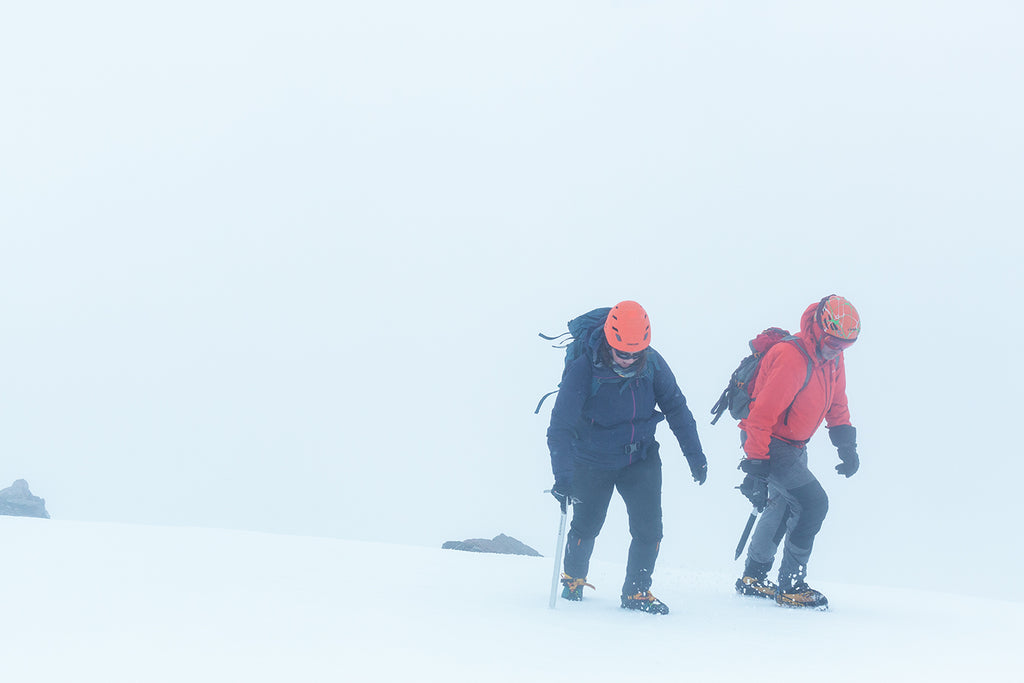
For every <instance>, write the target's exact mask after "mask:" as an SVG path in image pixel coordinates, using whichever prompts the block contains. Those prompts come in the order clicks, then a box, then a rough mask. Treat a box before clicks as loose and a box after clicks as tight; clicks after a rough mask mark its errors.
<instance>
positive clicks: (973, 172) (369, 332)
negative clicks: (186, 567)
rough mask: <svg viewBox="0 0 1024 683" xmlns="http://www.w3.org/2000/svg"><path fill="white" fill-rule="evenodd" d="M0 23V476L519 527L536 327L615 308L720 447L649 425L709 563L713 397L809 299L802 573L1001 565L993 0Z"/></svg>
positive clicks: (1011, 514)
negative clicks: (847, 459)
mask: <svg viewBox="0 0 1024 683" xmlns="http://www.w3.org/2000/svg"><path fill="white" fill-rule="evenodd" d="M4 15H5V17H4V21H3V22H0V92H3V93H4V102H5V104H4V106H3V107H0V240H2V242H0V301H2V309H0V310H2V311H3V316H2V320H0V325H2V335H0V352H2V357H3V361H2V363H0V487H2V486H6V485H8V484H9V482H10V481H13V480H14V479H16V478H25V479H27V480H28V481H29V483H30V485H31V486H32V489H33V492H34V493H36V494H37V495H40V496H43V497H44V498H46V500H47V506H48V508H49V510H50V512H51V514H52V515H53V516H54V517H59V518H62V519H74V520H90V521H127V522H142V523H153V524H171V525H203V526H221V527H231V528H246V529H258V530H264V531H275V532H285V533H297V534H321V535H330V536H340V537H346V538H356V539H368V540H378V539H379V540H389V541H395V542H403V543H413V544H422V545H435V544H440V543H441V542H443V541H445V540H451V539H456V538H459V539H461V538H467V537H474V536H476V537H479V536H487V537H490V536H493V535H495V534H497V533H499V532H504V533H508V534H511V535H513V536H516V537H517V538H519V539H520V540H523V541H524V542H526V543H528V544H531V545H534V546H535V547H538V549H540V550H541V551H542V552H545V553H547V552H549V549H548V547H547V546H548V545H550V544H551V543H553V539H554V534H555V532H556V530H557V512H556V507H555V503H554V502H553V501H552V500H551V499H550V498H549V497H545V496H544V495H543V494H542V493H541V491H542V490H543V489H544V488H546V487H548V486H550V483H551V481H550V466H549V463H548V456H547V452H546V445H545V441H544V431H545V429H546V427H547V419H548V413H549V411H550V403H548V404H547V405H546V406H545V408H544V410H542V412H541V415H534V414H533V408H534V406H535V404H536V401H537V399H539V397H540V396H541V395H542V394H543V393H545V392H547V391H549V390H551V389H553V388H554V385H555V384H556V383H557V381H558V377H559V375H560V372H561V364H562V355H561V352H559V351H555V350H553V349H550V348H549V347H548V346H547V345H546V344H545V343H544V342H543V341H542V340H540V339H539V338H538V337H537V336H536V333H537V332H539V331H544V332H547V333H557V332H560V331H562V330H563V329H564V325H565V322H566V321H567V320H569V319H570V318H572V317H574V316H575V315H577V314H578V313H580V312H583V311H586V310H589V309H590V308H593V307H596V306H607V305H612V304H614V303H616V302H617V301H620V300H622V299H635V300H637V301H639V302H641V303H642V304H643V305H644V306H645V307H646V308H647V310H648V312H649V314H650V315H651V318H652V325H653V344H654V346H655V347H656V348H658V349H659V350H660V351H661V352H662V354H663V355H664V356H665V357H666V358H667V360H668V362H669V363H670V365H671V366H672V368H673V370H674V371H675V373H676V375H677V378H678V379H679V381H680V384H681V386H682V388H683V391H684V393H685V394H686V396H687V397H688V399H689V401H690V403H691V406H692V408H693V411H694V413H695V414H696V416H697V419H698V425H699V429H700V434H701V438H702V440H703V442H704V446H705V450H706V452H707V454H708V458H709V461H710V474H709V480H708V483H707V485H705V486H704V487H701V488H699V489H698V488H697V487H695V486H694V485H693V484H692V483H691V482H690V480H689V476H688V472H687V469H686V467H685V463H684V462H683V461H682V458H681V456H680V454H679V451H678V446H677V445H676V444H675V441H674V439H673V438H672V436H671V433H670V432H669V431H668V430H667V428H663V429H664V431H660V432H659V435H660V440H661V441H662V443H663V444H664V447H663V450H662V453H663V457H664V459H665V461H666V464H665V472H666V476H665V478H666V482H665V514H666V539H665V542H664V544H663V551H662V557H663V560H662V561H663V562H671V561H673V558H681V557H685V558H687V559H688V561H691V562H692V561H693V558H694V557H701V556H706V557H708V558H709V559H708V562H709V563H717V562H719V561H721V560H726V561H731V553H732V548H733V547H734V544H735V537H736V536H737V535H738V533H739V531H740V528H741V527H742V523H743V520H744V518H745V516H746V513H747V506H746V504H745V503H744V501H743V500H742V498H741V497H740V496H739V494H738V493H737V492H735V491H734V490H733V488H732V487H734V486H736V485H737V484H738V483H739V479H740V477H739V473H737V472H736V470H735V466H736V463H737V462H738V460H739V458H740V455H741V453H740V450H739V447H738V436H737V435H738V430H737V429H736V427H735V424H734V423H733V422H731V421H729V420H727V419H724V418H723V421H722V422H720V423H719V424H718V425H716V426H715V427H713V428H712V427H711V426H710V425H708V419H707V418H709V415H708V410H709V409H710V406H711V404H712V403H713V402H714V401H715V399H716V398H717V397H718V394H719V393H720V391H721V390H722V388H723V386H724V385H725V382H726V380H727V379H728V376H729V374H730V373H731V371H732V370H733V368H734V366H735V365H736V363H737V362H738V361H739V359H740V358H741V357H742V356H743V355H744V354H745V353H746V342H747V340H748V339H749V338H751V337H752V336H753V335H754V334H756V333H757V332H759V331H760V330H761V329H763V328H765V327H768V326H772V325H779V326H784V327H789V328H795V327H797V326H798V324H799V316H800V314H801V312H802V311H803V309H804V307H805V306H806V305H807V304H809V303H811V302H812V301H816V300H818V299H819V298H821V297H822V296H824V295H826V294H830V293H833V292H834V293H838V294H842V295H844V296H846V297H847V298H849V299H850V300H851V301H852V302H853V303H854V304H855V305H856V306H857V307H858V309H859V310H860V312H861V314H862V318H863V325H864V327H863V329H864V332H863V336H862V338H861V341H860V342H859V343H858V344H857V345H856V346H855V347H854V348H853V349H852V350H851V351H849V352H848V353H847V368H848V376H849V395H850V401H851V413H852V418H853V422H854V424H855V425H856V426H857V427H858V430H859V432H858V435H859V442H860V453H861V458H862V463H863V466H862V469H861V472H860V473H858V475H857V476H856V477H854V478H852V479H850V480H846V479H841V478H839V477H837V476H836V475H835V474H834V472H833V471H832V467H833V465H834V464H835V462H837V460H836V456H835V452H834V449H832V448H831V446H830V445H829V444H828V440H827V438H826V436H825V434H824V432H822V433H821V434H819V436H818V437H817V438H816V439H815V440H814V441H812V444H811V466H812V470H814V471H815V472H816V473H817V474H818V475H819V477H820V478H821V479H822V480H823V482H824V484H825V487H826V490H827V491H828V492H829V495H830V497H831V501H832V507H831V510H830V516H829V519H828V520H827V521H826V525H825V527H824V529H823V531H822V533H821V535H820V536H819V541H818V548H817V552H816V555H815V562H816V563H817V565H816V567H819V566H820V569H818V571H821V572H828V573H829V575H830V576H831V577H833V578H836V579H842V580H853V579H856V578H858V577H863V578H864V580H866V581H867V580H870V579H872V575H871V574H872V572H875V571H878V569H879V568H880V567H883V566H884V567H885V570H883V571H885V572H891V573H892V574H894V575H895V576H894V578H896V579H900V580H905V581H908V582H912V581H915V580H918V578H917V577H920V576H921V575H922V574H924V575H925V576H926V578H924V579H922V580H924V581H926V582H933V583H934V582H941V581H952V582H954V583H956V584H958V585H963V584H965V583H971V582H973V581H975V580H977V579H978V578H979V577H987V578H994V577H997V576H1000V575H1001V573H1002V572H1003V571H1004V570H1005V567H1007V566H1010V567H1012V566H1016V565H1018V564H1019V561H1020V560H1021V559H1022V558H1021V550H1020V547H1019V544H1017V543H1011V542H1010V539H1011V538H1014V539H1015V538H1016V534H1017V531H1016V529H1017V524H1016V519H1017V518H1016V514H1017V513H1016V511H1015V503H1016V502H1017V491H1016V488H1015V487H1014V486H1013V485H1012V482H1013V481H1016V480H1019V476H1018V470H1019V467H1018V462H1019V455H1018V453H1017V451H1019V450H1020V449H1019V447H1018V446H1017V439H1016V438H1015V437H1016V436H1017V431H1018V429H1016V427H1017V426H1018V424H1019V422H1020V417H1019V408H1020V399H1019V398H1018V394H1019V387H1018V386H1017V385H1019V374H1020V373H1019V371H1018V370H1017V367H1016V363H1015V362H1014V361H1013V358H1014V357H1015V356H1014V355H1011V354H1014V353H1015V352H1016V347H1017V342H1018V341H1019V339H1020V338H1021V337H1022V332H1024V325H1022V322H1021V319H1022V317H1021V315H1020V313H1019V312H1018V311H1017V310H1016V305H1017V303H1018V301H1019V299H1020V294H1021V293H1022V287H1021V275H1020V273H1021V268H1020V264H1019V259H1020V254H1021V247H1022V241H1024V240H1022V238H1021V237H1020V234H1019V233H1020V228H1021V225H1022V222H1021V218H1022V216H1024V210H1022V209H1024V207H1022V204H1024V201H1022V196H1021V187H1022V186H1024V183H1022V181H1024V173H1022V170H1024V169H1022V163H1024V145H1022V143H1024V133H1022V130H1021V125H1020V122H1021V121H1022V120H1024V106H1022V104H1024V102H1022V100H1024V95H1022V93H1024V91H1022V89H1021V87H1020V83H1021V77H1022V68H1024V48H1022V46H1021V42H1020V35H1021V32H1022V29H1024V25H1022V21H1021V19H1022V10H1021V9H1020V7H1019V5H1018V4H1017V3H1014V2H973V3H957V2H937V3H936V2H896V3H893V2H859V3H840V6H834V4H831V5H829V6H827V7H826V6H824V5H822V4H821V3H814V2H780V3H720V2H710V1H709V2H693V3H677V2H596V3H595V2H515V3H480V2H437V3H419V2H411V1H410V2H397V1H387V0H385V1H383V2H374V3H350V2H343V3H329V2H315V1H312V0H309V1H302V0H300V1H299V2H289V3H273V2H267V3H257V4H256V5H253V4H252V3H242V2H227V1H225V0H213V1H212V2H211V1H208V0H204V2H201V3H200V2H191V1H186V2H176V3H145V4H143V5H138V4H133V3H119V2H109V1H102V0H101V1H100V2H98V3H90V4H89V5H88V6H85V5H81V4H80V3H72V2H46V3H34V4H24V3H23V4H21V5H18V6H16V7H11V8H9V9H7V10H5V12H4ZM623 517H624V514H623V513H622V510H621V507H613V511H612V513H611V514H610V516H609V524H608V527H607V529H606V531H605V532H604V533H603V534H602V538H601V539H600V540H599V542H598V555H597V557H604V558H608V559H612V560H616V559H619V558H622V559H624V556H625V546H626V543H627V539H626V537H625V531H624V528H625V526H624V520H623V519H622V518H623ZM997 557H998V558H999V559H1000V560H1002V561H1000V562H996V561H995V560H994V558H997ZM922 558H923V559H922ZM1007 559H1008V560H1009V561H1008V562H1007V561H1006V560H1007ZM812 571H814V569H812Z"/></svg>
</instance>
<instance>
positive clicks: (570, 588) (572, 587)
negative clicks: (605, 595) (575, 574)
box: [562, 574, 597, 601]
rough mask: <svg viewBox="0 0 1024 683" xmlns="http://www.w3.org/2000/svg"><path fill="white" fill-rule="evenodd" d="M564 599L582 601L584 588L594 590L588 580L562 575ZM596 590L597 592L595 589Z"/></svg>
mask: <svg viewBox="0 0 1024 683" xmlns="http://www.w3.org/2000/svg"><path fill="white" fill-rule="evenodd" d="M562 586H563V588H562V598H563V599H565V600H577V601H578V600H582V599H583V587H584V586H586V587H587V588H594V587H593V586H591V585H590V584H589V583H587V580H586V579H574V578H572V577H571V576H569V575H568V574H562ZM594 590H597V589H596V588H594Z"/></svg>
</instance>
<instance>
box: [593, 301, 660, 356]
mask: <svg viewBox="0 0 1024 683" xmlns="http://www.w3.org/2000/svg"><path fill="white" fill-rule="evenodd" d="M604 338H605V339H607V340H608V344H609V345H611V347H612V348H613V349H618V350H619V351H625V352H627V353H632V352H634V351H643V350H644V349H646V348H647V347H648V346H650V345H651V322H650V320H648V319H647V311H645V310H644V307H643V306H641V305H640V304H638V303H637V302H635V301H622V302H620V303H617V304H615V306H614V307H613V308H612V310H611V312H610V313H609V314H608V318H607V319H606V320H605V321H604Z"/></svg>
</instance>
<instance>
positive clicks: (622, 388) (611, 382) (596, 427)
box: [548, 348, 706, 482]
mask: <svg viewBox="0 0 1024 683" xmlns="http://www.w3.org/2000/svg"><path fill="white" fill-rule="evenodd" d="M602 355H603V354H602V353H601V352H600V351H599V350H594V351H591V352H589V353H584V354H582V355H581V356H580V357H579V358H576V359H575V360H574V361H571V362H570V363H569V365H568V367H567V368H566V370H565V376H564V377H563V378H562V383H561V384H560V385H559V390H558V396H557V398H556V399H555V406H554V408H553V409H552V410H551V424H550V425H549V426H548V449H549V450H550V451H551V469H552V471H553V473H554V475H555V480H556V481H564V482H571V481H572V472H573V462H574V460H575V459H578V460H580V461H582V462H584V463H587V464H589V465H591V466H594V467H597V468H600V469H609V470H614V469H621V468H623V467H626V466H627V465H629V464H631V463H633V462H636V461H637V460H639V459H642V458H645V457H646V455H647V449H648V448H649V447H650V446H651V444H652V443H653V442H654V431H655V427H657V425H658V423H659V422H661V421H662V420H664V419H666V418H667V419H668V426H669V427H670V428H671V429H672V433H673V434H675V437H676V439H677V440H678V441H679V447H680V448H681V449H682V451H683V455H685V456H686V459H687V460H688V461H689V462H691V463H693V462H694V461H696V462H701V463H703V462H705V461H706V459H705V457H704V453H703V450H702V448H701V445H700V438H699V437H698V436H697V423H696V422H695V421H694V419H693V414H692V413H691V412H690V409H689V408H688V407H687V406H686V397H685V396H683V392H682V391H681V390H680V389H679V385H678V384H677V383H676V378H675V375H673V374H672V370H671V369H669V367H668V363H666V362H665V359H664V358H662V357H661V354H659V353H658V352H657V351H655V350H654V349H653V348H648V350H647V354H646V361H645V364H644V367H643V368H642V369H641V370H640V371H638V372H637V373H636V375H635V376H634V377H629V378H624V377H620V376H619V375H617V374H616V373H615V371H614V370H612V369H611V367H609V365H608V363H610V362H611V361H610V360H607V359H602ZM659 408H660V412H659V410H658V409H659Z"/></svg>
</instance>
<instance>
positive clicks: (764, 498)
mask: <svg viewBox="0 0 1024 683" xmlns="http://www.w3.org/2000/svg"><path fill="white" fill-rule="evenodd" d="M769 467H770V465H769V461H768V460H754V459H751V458H746V459H744V460H741V461H740V464H739V467H738V468H737V469H740V470H743V471H744V472H746V473H747V476H745V477H743V483H742V484H740V485H739V486H737V487H736V488H738V489H739V490H740V493H742V494H743V495H744V496H746V497H747V500H749V501H750V504H751V505H753V506H754V507H755V508H756V509H757V511H758V512H763V511H764V509H765V507H766V506H767V505H768V468H769Z"/></svg>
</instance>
